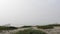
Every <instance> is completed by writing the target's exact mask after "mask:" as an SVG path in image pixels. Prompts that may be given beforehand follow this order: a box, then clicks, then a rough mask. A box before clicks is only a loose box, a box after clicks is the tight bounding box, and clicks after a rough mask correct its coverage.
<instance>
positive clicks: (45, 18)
mask: <svg viewBox="0 0 60 34" xmlns="http://www.w3.org/2000/svg"><path fill="white" fill-rule="evenodd" d="M56 22H57V23H60V0H0V25H4V24H12V25H14V26H20V25H45V24H52V23H56Z"/></svg>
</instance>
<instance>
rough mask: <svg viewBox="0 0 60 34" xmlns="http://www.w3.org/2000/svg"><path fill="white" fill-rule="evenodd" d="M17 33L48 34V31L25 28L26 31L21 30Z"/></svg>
mask: <svg viewBox="0 0 60 34" xmlns="http://www.w3.org/2000/svg"><path fill="white" fill-rule="evenodd" d="M15 34H46V33H45V32H42V31H40V30H32V29H27V30H24V31H19V32H17V33H15Z"/></svg>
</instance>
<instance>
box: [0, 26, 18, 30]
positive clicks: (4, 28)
mask: <svg viewBox="0 0 60 34" xmlns="http://www.w3.org/2000/svg"><path fill="white" fill-rule="evenodd" d="M13 29H17V28H16V27H5V26H0V30H13Z"/></svg>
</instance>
